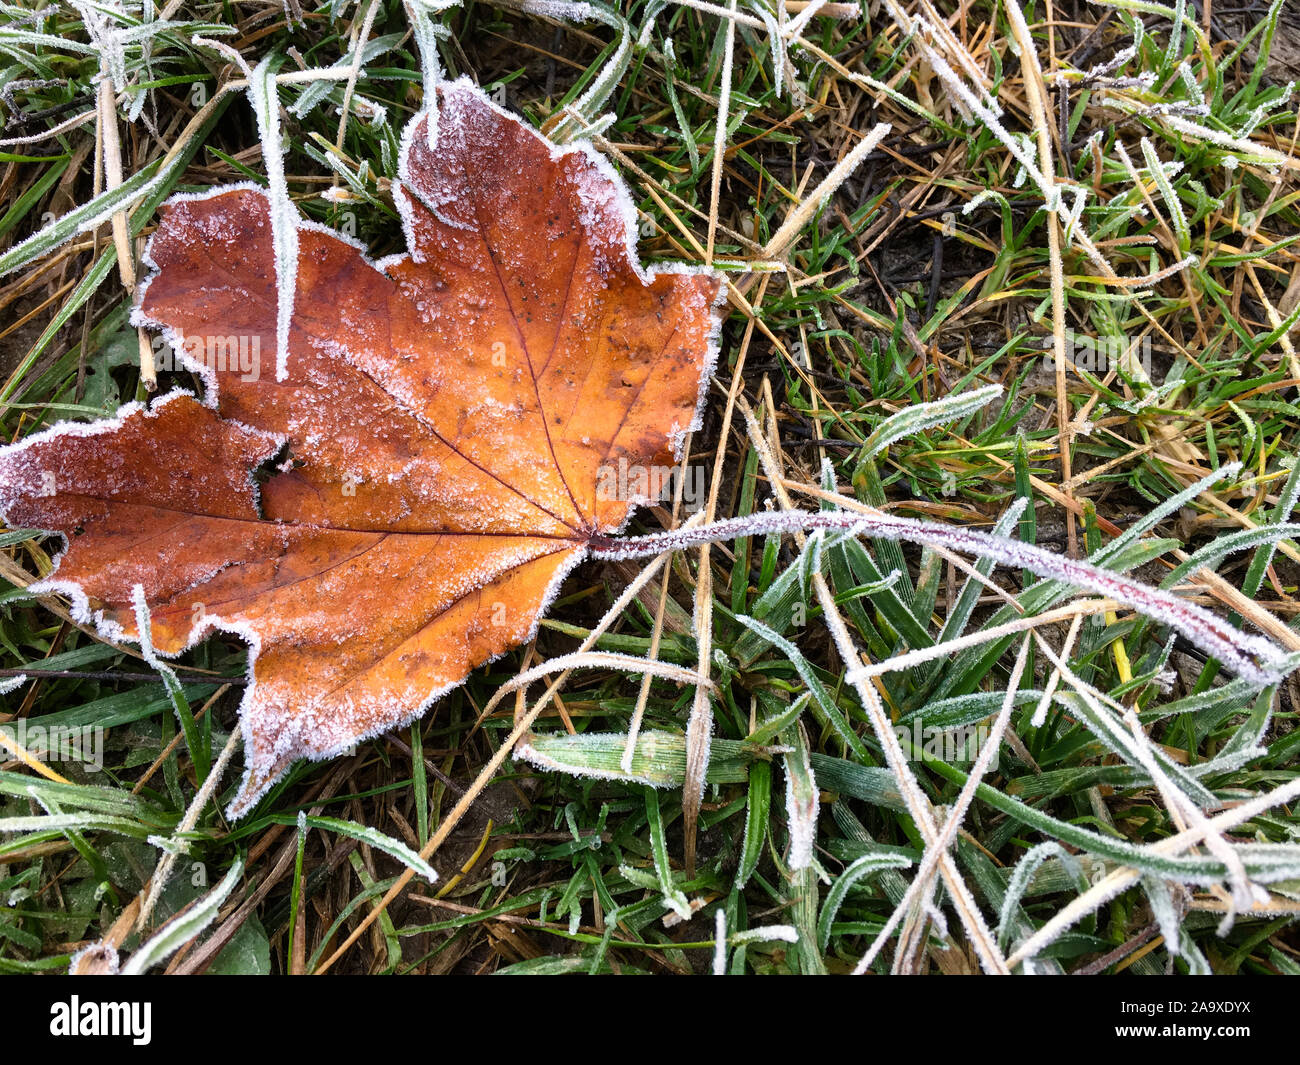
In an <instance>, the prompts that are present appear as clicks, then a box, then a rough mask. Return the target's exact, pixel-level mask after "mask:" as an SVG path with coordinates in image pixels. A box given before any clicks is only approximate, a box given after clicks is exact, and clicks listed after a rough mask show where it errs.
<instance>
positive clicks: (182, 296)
mask: <svg viewBox="0 0 1300 1065" xmlns="http://www.w3.org/2000/svg"><path fill="white" fill-rule="evenodd" d="M440 95H441V108H440V115H439V122H438V126H437V142H436V146H435V147H433V148H431V147H430V145H429V143H428V141H429V138H428V136H427V127H426V124H425V123H426V121H427V120H426V118H425V117H418V118H417V119H416V120H414V121H413V122H412V123H411V124H410V126H408V128H407V131H406V137H405V139H404V141H403V146H402V158H401V164H400V167H399V177H400V180H399V181H398V182H395V183H394V186H393V191H394V198H395V200H396V202H397V205H398V207H399V209H400V211H401V215H402V220H403V224H404V228H405V232H406V238H407V245H408V248H409V249H410V250H409V252H408V254H406V255H402V256H396V257H393V258H389V259H385V260H383V261H381V262H377V263H371V262H370V261H368V260H367V259H366V258H365V256H364V254H363V249H361V248H360V247H358V246H356V245H355V244H353V243H352V242H350V241H348V240H346V239H343V238H341V237H340V236H339V235H338V234H336V233H333V232H331V231H329V230H326V229H323V228H321V227H319V226H315V225H311V224H306V223H296V225H297V234H298V240H297V245H298V248H297V284H296V290H295V295H294V302H293V318H292V323H291V331H290V341H289V350H288V352H287V358H286V359H282V360H276V363H278V366H279V369H280V371H281V373H283V375H284V376H283V379H277V377H279V374H276V373H271V372H268V371H269V370H270V367H271V366H272V365H273V361H272V360H275V359H276V356H278V355H279V354H280V353H279V352H277V351H276V340H275V338H276V321H277V319H276V310H277V298H278V294H279V289H278V287H277V276H278V275H277V265H276V264H277V252H281V251H282V250H283V248H282V242H281V240H280V239H279V237H278V236H277V235H276V225H275V224H274V223H273V219H272V216H271V210H272V208H271V205H270V202H269V200H268V197H267V195H266V194H265V193H264V192H263V191H262V190H261V189H259V188H257V187H256V186H252V185H248V186H230V187H226V188H221V189H216V190H213V191H211V192H209V193H205V194H203V195H198V196H176V197H174V198H173V199H172V200H171V201H169V203H168V204H167V205H166V206H165V208H164V211H163V220H162V223H161V224H160V226H159V228H158V230H157V232H156V233H155V234H154V236H153V238H152V240H151V242H150V245H149V250H148V253H147V255H146V259H147V260H148V261H149V263H150V265H152V266H153V267H154V268H155V273H154V274H153V275H152V277H151V278H150V279H149V280H148V282H146V284H145V286H144V287H143V288H142V290H141V293H140V299H139V302H138V306H137V309H136V314H135V320H136V323H137V324H143V325H148V326H155V327H161V328H162V329H163V330H164V332H165V335H166V336H167V337H168V339H169V340H170V341H171V344H172V347H173V349H174V350H175V351H177V352H178V353H180V355H181V358H182V362H183V363H184V365H185V366H187V367H188V368H190V369H192V370H195V371H197V372H199V373H201V374H202V376H203V377H204V379H205V383H206V394H205V402H204V403H200V402H199V401H198V400H197V399H196V398H194V397H193V396H191V395H190V394H188V393H185V392H173V393H171V394H169V395H168V396H165V397H163V398H161V399H159V400H158V401H156V402H155V403H154V404H153V406H152V409H144V408H142V407H141V406H139V405H136V404H130V405H128V406H125V407H123V408H122V409H121V411H119V413H118V415H117V417H116V418H115V419H113V420H111V421H104V422H98V423H94V424H91V425H81V424H74V425H64V426H59V427H57V428H55V429H53V430H50V431H47V432H44V433H41V434H39V435H37V436H34V437H32V438H30V439H28V440H26V441H24V442H22V443H21V444H18V445H15V446H13V447H10V448H7V449H5V450H3V451H2V452H0V512H2V513H3V515H4V517H5V519H6V521H8V522H9V524H10V525H11V526H24V527H29V528H42V529H50V530H55V531H58V532H60V533H61V534H62V535H63V536H64V537H65V538H66V540H67V549H66V551H65V552H64V553H63V554H62V555H61V556H60V558H59V560H58V562H57V565H56V571H55V572H54V574H53V575H52V576H51V577H50V578H49V579H47V580H45V581H43V582H41V583H40V584H38V585H34V586H33V590H34V591H37V592H42V591H46V592H50V591H52V592H60V593H64V594H67V595H68V596H70V597H71V599H72V600H73V603H74V608H75V612H76V616H77V617H78V618H79V619H82V620H85V621H93V622H94V623H95V624H96V625H97V626H98V629H99V631H100V632H101V633H102V634H104V635H105V636H108V637H111V638H126V639H132V640H139V639H140V638H141V631H140V624H139V623H138V620H137V618H138V617H140V618H142V617H144V610H143V609H140V608H138V607H147V613H148V618H149V619H150V620H149V625H148V627H149V632H148V633H147V634H146V635H147V636H148V637H149V639H151V641H152V645H153V647H154V648H155V649H156V650H157V651H158V652H160V653H162V654H165V655H176V654H179V653H180V652H181V651H183V650H185V649H186V648H188V647H191V646H193V645H194V644H195V643H197V642H198V641H200V640H202V639H203V638H205V637H206V636H207V635H208V634H209V633H211V632H212V631H213V630H214V629H219V630H223V631H227V632H232V633H237V634H238V635H240V636H241V637H243V638H244V639H246V640H247V641H248V643H249V644H250V645H251V651H250V677H251V682H250V684H249V685H248V687H247V689H246V692H245V695H244V699H243V702H242V704H241V707H240V714H241V721H242V728H243V735H244V749H245V760H246V764H247V770H246V772H245V775H244V780H243V784H242V786H241V788H240V791H239V794H238V797H237V798H236V799H235V801H234V802H233V804H232V806H231V808H230V812H231V813H232V815H235V816H239V815H241V814H243V813H244V812H246V811H247V810H248V808H249V806H250V805H251V803H252V802H253V801H254V800H256V799H257V798H258V797H259V796H260V795H262V794H263V793H264V792H265V791H266V789H267V788H268V787H269V786H270V785H271V784H272V783H273V782H274V781H275V780H276V779H278V778H279V777H280V776H281V775H282V774H283V773H284V771H285V770H286V769H287V768H288V766H289V765H290V764H291V763H292V762H293V761H294V760H295V759H298V758H300V757H308V758H315V759H321V758H328V757H331V756H333V755H336V754H338V753H340V752H342V751H344V750H346V749H347V748H349V747H351V746H352V745H353V744H355V743H356V742H357V741H358V740H360V739H363V738H365V737H368V736H372V735H376V734H378V733H382V732H385V731H387V730H389V729H392V728H394V727H396V726H399V725H401V724H403V723H405V722H408V721H410V720H412V719H414V718H415V717H417V716H418V715H419V714H420V713H422V712H423V711H424V709H425V708H427V707H428V706H429V705H430V704H431V703H432V702H433V701H434V700H435V699H437V698H438V697H439V696H440V695H442V694H443V693H444V692H446V691H447V690H448V689H450V688H452V687H455V686H456V685H458V684H460V683H461V682H462V681H463V680H464V679H465V677H466V676H467V675H468V674H469V672H470V671H471V670H473V669H474V668H475V667H476V666H478V665H481V664H482V663H484V662H486V661H488V660H489V659H491V658H493V657H495V656H497V655H499V654H501V653H503V652H505V651H507V650H509V649H510V648H512V647H515V646H517V645H518V644H520V643H522V642H524V641H526V640H528V639H529V638H530V637H531V636H532V634H533V633H534V632H535V631H536V628H537V622H538V619H539V618H540V616H541V615H542V614H543V613H544V612H545V610H546V608H547V605H548V604H549V602H550V601H551V599H552V597H553V596H554V595H555V592H556V590H557V589H558V588H559V585H560V582H561V580H562V579H563V578H564V576H565V575H566V574H567V573H568V572H569V571H570V570H571V569H572V568H573V566H575V565H576V564H577V563H578V562H580V561H581V560H582V558H583V557H584V555H585V554H586V553H587V550H588V548H589V547H590V546H591V544H592V543H593V541H598V540H599V539H601V538H604V537H606V536H607V535H608V534H610V533H612V532H615V531H617V530H618V529H619V528H621V527H622V525H623V524H624V523H625V522H626V520H627V518H628V516H629V513H630V511H631V508H632V506H633V505H634V504H635V503H637V502H640V501H642V500H638V499H635V498H627V496H626V494H625V493H624V494H622V495H620V493H618V492H609V491H601V490H600V489H601V486H602V484H605V483H608V482H609V481H610V479H609V478H607V477H605V476H604V475H605V473H607V472H608V471H609V470H610V469H619V470H628V469H635V470H648V469H652V468H655V467H662V466H664V465H665V464H667V463H670V462H671V461H673V460H674V459H675V457H676V455H677V452H678V449H679V447H680V443H681V439H682V437H683V436H684V435H685V433H686V432H687V431H688V430H690V429H691V428H693V427H695V426H696V424H697V421H698V414H699V409H700V406H701V404H702V402H703V386H704V384H705V382H706V381H707V380H708V377H709V374H710V372H711V368H712V362H713V360H714V358H715V356H716V337H717V332H718V326H719V311H718V296H719V292H720V290H721V279H720V277H719V276H718V275H717V274H716V273H714V272H712V271H704V270H699V269H691V268H674V269H671V270H649V271H647V270H643V269H642V268H641V266H640V265H639V262H638V259H637V255H636V250H635V237H636V212H635V208H634V207H633V205H632V202H631V199H630V197H629V195H628V193H627V190H626V189H625V187H624V186H623V184H622V182H621V181H620V179H619V178H618V177H617V175H616V174H615V173H614V171H613V169H612V168H611V167H610V166H609V164H608V163H607V162H606V161H605V160H604V159H603V158H601V157H600V156H599V155H597V154H596V152H595V151H594V150H593V149H591V148H590V147H589V146H586V145H581V146H578V147H571V148H556V147H553V146H552V145H550V144H548V143H547V142H546V141H545V140H543V139H542V138H541V137H540V136H539V135H538V134H536V133H535V132H533V131H532V130H531V129H530V128H528V127H527V126H526V125H525V124H524V123H522V122H520V121H519V120H518V119H516V118H514V117H513V116H511V115H508V114H506V113H505V112H503V111H501V110H499V109H498V108H496V107H494V106H493V105H492V104H491V102H490V101H489V100H488V99H487V98H486V97H485V96H484V95H483V94H482V93H481V92H480V91H479V90H478V89H477V88H475V87H474V86H473V85H472V84H470V83H469V82H467V81H464V80H462V81H458V82H455V83H452V84H448V85H444V86H443V87H442V89H441V91H440ZM280 261H281V262H282V261H283V260H280ZM205 403H206V405H205ZM277 456H283V457H282V458H281V460H280V461H279V463H278V464H277V465H275V466H274V467H273V470H272V474H271V476H270V477H269V478H268V479H267V480H266V483H265V484H264V485H263V486H262V487H261V490H260V493H259V490H258V488H257V486H256V484H255V482H254V476H253V475H254V471H255V470H256V469H257V468H258V467H259V466H261V465H262V464H265V463H267V462H268V461H270V460H272V459H274V458H276V457H277ZM626 481H627V479H626V478H624V480H623V481H622V482H621V483H624V484H625V483H626ZM137 589H138V590H137ZM141 598H142V600H143V602H142V603H139V604H137V600H140V599H141Z"/></svg>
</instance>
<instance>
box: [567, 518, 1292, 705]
mask: <svg viewBox="0 0 1300 1065" xmlns="http://www.w3.org/2000/svg"><path fill="white" fill-rule="evenodd" d="M819 530H822V531H827V532H843V533H848V534H850V535H853V536H870V537H872V538H874V539H882V540H896V541H897V540H901V541H906V542H909V543H916V544H924V545H929V546H932V547H943V548H947V549H949V550H953V551H964V552H967V553H969V554H973V555H978V556H979V557H981V558H987V559H991V560H992V561H994V562H995V563H998V564H999V565H1003V566H1009V567H1012V568H1021V569H1027V570H1030V571H1031V572H1033V573H1036V574H1037V575H1038V576H1040V577H1045V578H1048V579H1049V580H1056V581H1060V582H1062V583H1063V584H1067V585H1071V586H1073V587H1075V588H1080V589H1083V590H1085V591H1089V592H1093V593H1094V594H1097V595H1104V596H1106V597H1107V598H1110V599H1114V600H1116V601H1117V602H1120V603H1123V604H1125V605H1126V606H1129V607H1131V608H1132V609H1134V610H1136V611H1138V612H1139V613H1141V614H1145V615H1146V616H1148V617H1150V618H1153V619H1155V620H1156V621H1159V622H1161V623H1163V624H1165V625H1168V626H1170V627H1171V628H1174V629H1176V630H1177V631H1178V632H1180V633H1182V634H1183V635H1184V636H1186V637H1187V639H1189V640H1191V641H1192V642H1193V643H1194V644H1196V645H1197V646H1198V647H1200V648H1201V649H1202V650H1203V651H1205V652H1206V653H1207V654H1209V655H1211V656H1213V657H1214V658H1217V659H1218V660H1219V661H1220V662H1222V663H1223V664H1224V665H1225V666H1227V667H1228V668H1229V669H1231V670H1232V671H1233V672H1234V673H1236V674H1237V675H1238V676H1240V677H1243V678H1245V679H1247V680H1250V681H1253V682H1254V683H1256V684H1258V685H1260V686H1261V687H1263V686H1265V685H1268V684H1275V683H1277V682H1278V681H1279V680H1281V679H1282V677H1283V676H1285V675H1286V674H1287V673H1288V672H1290V670H1291V668H1293V667H1292V666H1291V665H1290V664H1289V663H1288V661H1287V658H1286V656H1285V655H1284V653H1283V652H1282V650H1281V648H1279V647H1278V646H1277V645H1276V644H1274V643H1273V642H1272V641H1271V640H1268V639H1265V638H1264V637H1262V636H1255V635H1251V634H1248V633H1244V632H1241V631H1240V630H1239V629H1235V628H1233V627H1232V626H1231V625H1230V624H1228V622H1227V621H1225V620H1223V619H1221V618H1219V617H1216V616H1215V615H1214V614H1212V613H1211V612H1210V611H1208V610H1206V609H1205V608H1204V607H1200V606H1197V605H1196V604H1195V603H1189V602H1188V601H1187V600H1185V599H1182V598H1180V597H1179V596H1176V595H1173V594H1171V593H1169V592H1166V591H1162V590H1161V589H1159V588H1153V587H1151V586H1150V585H1147V584H1144V583H1143V582H1141V581H1138V580H1134V579H1133V578H1132V577H1128V576H1125V575H1124V574H1121V573H1115V572H1112V571H1111V570H1107V569H1103V568H1101V567H1100V566H1096V565H1093V564H1091V563H1089V562H1085V561H1081V560H1078V559H1072V558H1067V557H1065V556H1063V555H1058V554H1055V553H1053V552H1051V551H1047V550H1044V549H1043V548H1041V547H1037V546H1035V545H1033V544H1025V543H1021V542H1020V541H1019V540H1013V539H1011V538H1009V537H1005V536H998V535H994V534H992V533H986V532H980V531H979V530H977V529H966V528H961V527H958V526H951V525H941V524H939V523H937V522H931V521H920V520H918V519H915V518H902V517H897V516H895V515H891V514H883V513H877V514H871V515H862V514H851V513H845V512H843V511H804V510H773V511H764V512H760V513H758V514H753V515H749V516H747V517H742V518H729V519H726V520H724V521H717V522H713V523H711V524H708V525H699V526H696V527H694V528H690V529H670V530H667V531H665V532H660V533H653V534H650V535H648V536H634V537H627V538H624V539H616V538H613V537H595V538H593V540H592V541H591V546H590V550H591V554H592V556H593V557H595V558H605V559H614V560H621V559H632V558H643V557H646V556H648V555H657V554H660V553H661V552H663V551H683V550H686V549H687V548H691V547H698V546H700V545H702V544H707V543H718V542H722V541H729V540H735V539H739V538H741V537H746V536H768V535H773V534H777V535H780V534H793V533H796V532H816V531H819Z"/></svg>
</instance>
